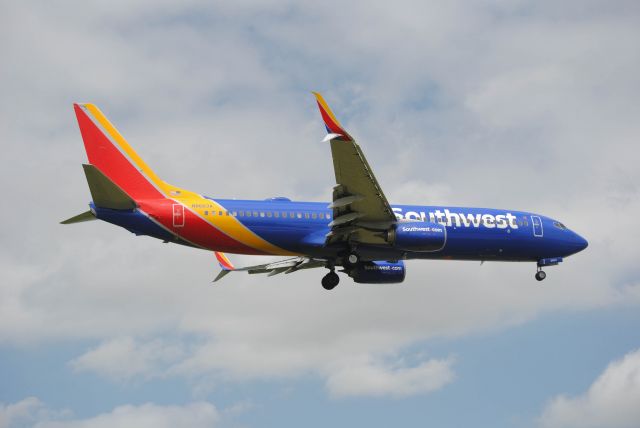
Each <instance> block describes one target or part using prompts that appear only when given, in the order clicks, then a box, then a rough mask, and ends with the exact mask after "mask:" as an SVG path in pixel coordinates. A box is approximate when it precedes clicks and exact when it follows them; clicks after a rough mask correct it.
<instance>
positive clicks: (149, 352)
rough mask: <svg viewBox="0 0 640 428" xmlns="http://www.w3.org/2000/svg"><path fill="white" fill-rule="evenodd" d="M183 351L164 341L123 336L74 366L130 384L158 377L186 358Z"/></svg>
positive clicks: (84, 357) (74, 362)
mask: <svg viewBox="0 0 640 428" xmlns="http://www.w3.org/2000/svg"><path fill="white" fill-rule="evenodd" d="M183 352H184V351H183V350H182V349H181V348H180V346H179V345H175V344H168V343H164V342H162V341H160V340H153V341H150V342H147V343H141V342H138V341H135V340H134V339H133V338H131V337H121V338H116V339H112V340H108V341H105V342H103V343H101V344H100V345H99V346H98V347H96V348H94V349H91V350H89V351H88V352H86V353H85V354H83V355H81V356H79V357H77V358H76V359H74V360H73V361H71V363H70V364H71V366H72V367H73V368H74V370H78V371H93V372H96V373H99V374H101V375H103V376H106V377H108V378H111V379H115V380H119V381H128V380H132V379H134V378H136V377H141V378H143V379H144V378H149V377H152V376H158V375H159V374H161V373H163V372H164V370H165V368H166V367H167V366H168V365H169V364H171V363H173V362H174V361H176V360H178V359H179V358H180V357H182V355H183Z"/></svg>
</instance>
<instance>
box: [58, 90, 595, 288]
mask: <svg viewBox="0 0 640 428" xmlns="http://www.w3.org/2000/svg"><path fill="white" fill-rule="evenodd" d="M313 94H314V95H315V98H316V102H317V104H318V108H319V109H320V115H321V116H322V119H323V121H324V125H325V127H326V130H327V135H326V136H325V138H324V140H323V141H324V142H325V143H328V144H329V146H330V148H331V155H332V157H333V167H334V173H335V180H336V185H335V187H333V192H332V193H333V194H332V200H331V202H328V203H327V202H304V201H292V200H290V199H288V198H285V197H272V198H268V199H265V200H236V199H218V198H211V197H208V196H203V195H201V194H198V193H195V192H191V191H189V190H185V189H182V188H179V187H176V186H173V185H171V184H168V183H166V182H164V181H163V180H161V179H160V177H159V176H158V175H156V173H155V172H153V170H152V169H151V168H149V166H148V165H147V164H146V163H145V162H144V161H143V160H142V158H141V157H140V156H138V154H137V153H136V152H135V151H134V150H133V148H132V147H131V146H130V145H129V144H128V143H127V141H126V140H125V139H124V137H122V135H121V134H120V133H119V132H118V131H117V130H116V128H115V127H114V126H113V125H112V124H111V122H109V120H108V119H107V118H106V117H105V115H104V114H103V113H102V112H101V111H100V110H99V109H98V107H96V106H95V105H93V104H74V110H75V114H76V118H77V121H78V125H79V128H80V133H81V135H82V139H83V142H84V147H85V150H86V153H87V157H88V161H89V162H88V163H87V164H84V165H83V168H84V173H85V176H86V179H87V183H88V185H89V190H90V192H91V197H92V200H91V202H90V203H89V210H88V211H86V212H84V213H82V214H79V215H77V216H74V217H72V218H70V219H67V220H65V221H63V222H61V223H63V224H73V223H79V222H84V221H88V220H95V219H98V220H103V221H106V222H108V223H112V224H115V225H117V226H120V227H123V228H125V229H127V230H128V231H130V232H133V233H134V234H136V235H146V236H151V237H154V238H157V239H160V240H162V241H164V242H165V243H175V244H180V245H185V246H189V247H194V248H199V249H204V250H209V251H213V252H214V253H215V257H216V258H217V261H218V263H219V265H220V267H221V269H222V270H221V271H220V273H219V274H218V276H217V277H216V278H215V279H214V281H218V280H220V279H221V278H223V277H224V276H225V275H227V274H229V273H230V272H237V271H245V272H248V273H250V274H258V273H264V274H267V275H268V276H273V275H277V274H281V273H284V274H289V273H293V272H296V271H299V270H304V269H313V268H325V269H328V270H329V272H328V273H327V274H326V275H325V276H324V277H323V278H322V281H321V283H322V286H323V287H324V288H325V289H327V290H332V289H333V288H335V287H336V286H337V285H338V283H339V281H340V277H339V276H338V274H337V273H336V269H337V268H340V272H343V273H345V274H347V275H348V276H349V277H351V278H352V279H353V281H355V282H356V283H365V284H392V283H401V282H403V281H404V279H405V274H406V268H405V264H404V261H405V260H411V259H444V260H475V261H480V262H481V263H484V262H485V261H512V262H534V263H536V273H535V278H536V279H537V280H538V281H542V280H544V279H545V278H546V273H545V272H544V270H543V268H544V267H547V266H554V265H557V264H559V263H560V262H562V261H563V259H564V258H566V257H568V256H570V255H572V254H575V253H577V252H579V251H582V250H584V249H585V248H586V247H587V245H588V244H587V241H586V240H585V239H584V238H583V237H581V236H580V235H578V234H577V233H575V232H573V231H572V230H570V229H568V228H567V227H566V226H565V225H564V224H563V223H561V222H560V221H557V220H554V219H552V218H550V217H546V216H543V215H540V214H535V213H530V212H524V211H516V210H503V209H491V208H464V207H451V206H430V205H426V206H422V205H396V204H390V203H389V201H388V200H387V197H386V195H385V193H384V192H383V191H382V187H381V186H380V184H379V183H378V180H377V179H376V177H375V175H374V173H373V170H372V168H371V166H370V165H369V163H368V162H367V159H366V158H365V156H364V153H363V151H362V149H361V148H360V146H359V145H358V144H357V143H356V140H355V139H354V138H353V137H352V136H351V135H350V134H349V133H348V132H347V131H346V130H345V129H344V127H343V126H342V125H341V124H340V122H339V121H338V120H337V119H336V116H335V115H334V114H333V112H332V111H331V109H330V108H329V106H328V105H327V103H326V101H325V100H324V98H323V97H322V95H320V94H319V93H317V92H313ZM225 253H234V254H250V255H269V256H274V255H275V256H290V257H288V258H286V259H284V260H280V261H276V262H269V263H265V264H261V265H256V266H248V267H242V268H236V267H235V266H234V265H233V264H232V263H231V261H230V260H229V258H228V257H227V256H226V254H225Z"/></svg>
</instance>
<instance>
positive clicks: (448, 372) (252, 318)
mask: <svg viewBox="0 0 640 428" xmlns="http://www.w3.org/2000/svg"><path fill="white" fill-rule="evenodd" d="M343 3H344V2H332V1H328V2H322V3H318V4H312V3H310V4H302V3H300V2H287V1H260V2H243V3H241V4H232V3H229V2H204V1H185V2H170V1H145V0H142V1H135V2H130V1H127V2H124V1H122V2H118V1H114V2H109V3H108V4H107V3H104V2H92V1H89V2H82V3H77V2H64V1H63V2H46V1H41V2H38V1H26V2H0V54H1V58H2V60H1V61H0V73H1V74H0V76H1V78H0V93H1V94H2V97H0V145H1V147H2V156H0V166H1V168H0V180H2V183H3V184H4V189H5V192H8V193H9V194H10V195H11V197H10V198H7V199H6V201H5V203H4V205H3V209H2V210H1V212H0V220H1V222H2V225H3V227H2V228H0V242H1V243H2V246H1V247H0V272H1V273H0V279H1V281H0V282H1V285H0V366H1V367H2V369H0V370H1V371H0V379H4V381H1V382H0V427H5V426H9V427H14V426H24V425H26V426H30V425H35V424H40V425H38V426H46V427H48V426H56V427H60V426H62V427H67V426H71V427H75V426H85V427H94V426H104V425H109V426H131V424H132V423H134V422H132V421H139V422H135V424H136V425H137V426H145V425H150V426H151V425H153V426H163V425H162V424H161V423H160V422H159V421H162V423H164V424H165V425H166V426H212V425H215V426H256V427H259V426H267V425H269V426H271V425H275V424H277V425H279V426H300V425H301V424H305V425H306V426H314V424H317V426H326V424H328V423H331V424H336V423H340V421H342V422H343V423H344V421H351V420H353V421H360V422H361V423H362V422H366V423H367V424H368V425H370V426H388V425H389V424H390V423H394V422H398V421H400V422H401V423H402V425H406V426H424V423H425V422H428V421H432V422H433V421H435V422H437V425H438V426H461V425H469V424H471V423H473V424H479V425H481V426H545V427H564V426H580V427H585V426H608V427H632V426H638V421H640V410H639V409H640V407H638V406H637V403H638V402H640V335H639V334H638V331H639V329H638V327H639V326H640V325H639V322H640V317H638V315H637V312H638V308H639V305H640V282H639V276H640V275H639V273H640V270H639V268H638V259H639V255H640V251H639V250H638V244H637V243H638V238H639V234H638V232H637V218H638V215H639V214H640V202H639V198H638V196H639V191H638V183H639V182H640V172H639V171H640V169H639V168H638V164H639V163H640V149H639V148H638V136H639V135H640V121H639V120H638V118H640V104H639V103H638V99H639V96H640V79H638V70H640V48H639V44H638V41H639V40H640V6H639V4H638V3H637V2H632V1H629V2H625V1H614V2H611V1H566V2H561V3H558V2H552V1H513V2H501V1H497V2H490V1H479V2H465V1H451V2H430V1H427V2H425V1H419V2H418V1H415V2H412V1H403V2H394V3H393V4H391V3H384V4H383V3H370V2H351V3H349V4H343ZM312 90H318V91H320V92H322V93H323V94H324V96H325V98H326V99H327V101H328V102H329V104H330V105H331V106H332V108H333V110H334V112H335V113H336V115H337V116H338V118H339V119H340V120H341V122H342V123H343V125H345V127H346V128H347V129H348V130H349V131H350V133H351V134H352V135H353V136H355V137H356V138H357V139H358V141H359V143H360V144H361V146H362V147H363V150H364V151H365V153H366V154H367V157H368V159H369V162H370V163H371V165H372V167H373V168H374V170H375V172H376V175H377V177H378V180H379V181H380V183H381V185H382V187H383V188H384V189H385V193H386V194H387V196H388V197H389V198H390V199H391V200H392V201H393V202H396V203H416V204H451V205H462V206H465V205H468V206H492V207H502V208H511V209H523V210H528V211H533V212H539V213H541V214H545V215H549V216H551V217H554V218H558V219H560V220H562V221H563V222H565V223H566V224H567V225H568V226H569V227H570V228H572V229H574V230H576V231H577V232H578V233H580V234H581V235H583V236H585V237H586V238H587V239H588V240H589V243H590V246H589V248H588V250H587V251H585V252H583V253H581V254H579V255H578V256H576V257H573V258H570V259H568V260H566V261H565V263H563V265H561V266H560V267H557V268H551V269H548V271H547V273H548V274H549V278H548V279H547V281H545V283H544V284H543V285H542V286H541V285H540V284H538V283H537V282H535V281H534V280H533V272H534V266H533V265H530V264H489V263H487V264H485V265H483V266H482V267H480V266H479V264H478V263H462V262H409V263H408V269H409V272H408V276H407V281H406V283H405V284H403V285H401V286H385V287H378V286H370V287H368V286H351V285H350V284H348V283H346V282H345V284H342V285H341V286H340V287H338V288H337V289H336V290H334V292H333V293H326V292H325V291H324V290H322V289H321V288H320V286H319V275H320V274H319V273H318V272H302V273H299V274H296V275H290V276H282V277H275V278H268V279H265V278H254V277H248V276H241V275H237V276H234V275H230V276H228V277H227V278H225V283H224V284H222V285H221V286H219V287H211V286H209V281H210V279H211V278H213V276H214V275H215V274H216V273H217V266H216V264H215V263H214V259H213V257H212V255H211V254H207V253H205V252H199V251H196V250H192V249H188V248H181V247H177V246H170V245H162V244H160V243H159V241H154V240H151V239H148V238H135V237H134V236H133V235H131V234H129V233H127V232H126V231H124V230H121V229H117V228H115V227H113V226H110V225H107V224H98V223H95V222H94V223H89V224H81V225H76V226H74V227H63V226H60V225H58V222H59V221H60V220H62V219H64V218H67V217H69V216H71V215H74V214H76V213H79V212H81V211H83V210H85V209H86V204H87V202H88V200H89V192H88V189H87V187H86V183H85V180H84V177H83V173H82V170H81V167H80V164H81V163H83V162H85V160H86V158H85V154H84V151H83V147H82V142H81V138H80V135H79V132H78V130H77V125H76V121H75V117H74V115H73V111H72V108H71V104H72V103H73V102H93V103H95V104H97V105H99V106H100V108H101V109H102V110H103V111H104V112H105V114H106V115H107V116H108V117H109V118H110V120H111V121H112V122H113V123H114V124H115V125H116V126H117V127H118V128H119V130H120V131H121V132H122V133H123V135H124V136H125V138H127V139H128V141H129V142H130V143H131V144H132V145H133V146H134V148H136V150H137V151H138V153H139V154H140V155H141V156H142V157H143V158H144V159H145V160H146V161H147V162H148V163H149V164H150V165H151V166H152V167H153V168H154V170H155V171H156V172H157V173H158V174H159V175H160V176H162V177H163V178H164V179H165V180H166V181H168V182H171V183H174V184H176V185H179V186H181V187H185V188H188V189H191V190H194V191H197V192H200V193H204V194H207V195H210V196H214V197H238V198H256V199H257V198H266V197H270V196H277V195H282V196H289V197H291V198H294V199H306V200H317V201H322V200H328V199H330V189H331V187H332V186H333V184H334V183H333V171H332V169H331V158H330V153H329V151H328V148H327V147H326V145H325V144H322V143H320V140H321V139H322V138H323V137H324V134H325V131H324V127H323V125H322V122H321V120H320V117H319V115H318V113H317V111H316V106H315V102H314V99H313V97H312V95H311V93H310V91H312ZM232 257H233V256H232ZM233 260H234V262H236V263H237V264H245V263H252V262H255V261H256V260H255V259H253V258H250V257H233ZM343 285H344V286H343ZM480 338H482V339H481V340H479V339H480ZM44 368H47V369H46V370H45V369H44ZM516 379H517V382H516ZM516 395H517V396H519V397H520V399H521V401H518V400H516V399H515V398H514V397H515V396H516ZM496 402H500V403H505V404H504V405H502V406H497V407H495V408H492V407H491V403H494V405H495V403H496ZM474 403H478V405H477V407H474ZM460 407H462V408H467V409H472V410H469V411H468V412H463V413H465V414H464V415H463V414H461V412H460V411H459V409H460ZM294 409H295V410H294ZM425 409H427V410H428V411H427V410H425Z"/></svg>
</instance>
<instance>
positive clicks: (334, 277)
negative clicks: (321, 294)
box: [322, 269, 340, 290]
mask: <svg viewBox="0 0 640 428" xmlns="http://www.w3.org/2000/svg"><path fill="white" fill-rule="evenodd" d="M339 282H340V277H339V276H338V274H337V273H335V271H334V270H333V269H332V270H331V272H329V273H328V274H326V275H325V276H324V277H323V278H322V287H323V288H324V289H325V290H333V289H334V288H336V285H338V283H339Z"/></svg>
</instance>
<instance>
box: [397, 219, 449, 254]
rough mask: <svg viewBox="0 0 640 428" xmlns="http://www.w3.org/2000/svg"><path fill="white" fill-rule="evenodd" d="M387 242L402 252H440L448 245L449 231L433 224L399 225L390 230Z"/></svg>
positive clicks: (411, 223) (414, 223) (413, 223)
mask: <svg viewBox="0 0 640 428" xmlns="http://www.w3.org/2000/svg"><path fill="white" fill-rule="evenodd" d="M387 240H388V242H389V243H391V244H392V245H394V246H395V247H396V248H399V249H401V250H406V251H417V252H433V251H440V250H442V249H443V248H444V246H445V244H446V243H447V229H446V228H445V227H444V226H443V225H441V224H438V223H431V222H406V223H398V224H396V225H395V227H394V228H392V229H390V230H389V232H388V234H387Z"/></svg>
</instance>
